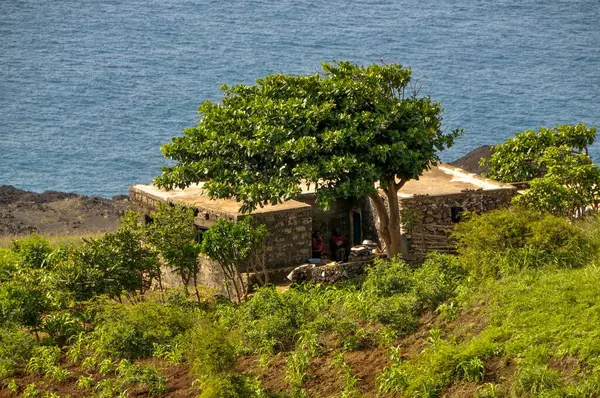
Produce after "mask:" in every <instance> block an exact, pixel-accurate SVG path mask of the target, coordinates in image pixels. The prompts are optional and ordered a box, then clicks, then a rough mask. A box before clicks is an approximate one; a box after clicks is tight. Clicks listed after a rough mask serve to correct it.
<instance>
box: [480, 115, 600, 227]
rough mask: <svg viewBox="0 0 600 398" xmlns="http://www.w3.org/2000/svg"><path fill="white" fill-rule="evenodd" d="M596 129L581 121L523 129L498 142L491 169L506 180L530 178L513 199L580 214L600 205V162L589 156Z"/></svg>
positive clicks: (557, 211) (573, 215) (540, 208)
mask: <svg viewBox="0 0 600 398" xmlns="http://www.w3.org/2000/svg"><path fill="white" fill-rule="evenodd" d="M595 138H596V128H595V127H589V128H588V127H586V125H585V124H583V123H581V124H578V125H576V126H570V125H561V126H557V127H554V128H551V129H547V128H543V127H542V128H540V130H539V131H538V132H537V133H536V132H534V131H531V130H527V131H524V132H522V133H518V134H516V135H515V137H514V138H511V139H508V140H506V141H505V142H504V143H503V144H500V145H496V146H494V147H493V150H492V156H491V158H490V159H489V162H488V163H489V174H490V177H491V178H495V179H498V180H501V181H504V182H514V181H530V187H529V189H527V190H526V191H525V192H524V194H523V195H520V196H517V197H515V199H514V203H515V204H518V205H520V206H524V207H527V208H530V209H533V210H536V211H542V212H549V213H552V214H556V215H561V216H566V217H569V218H580V217H582V216H583V215H584V214H585V213H587V212H589V211H594V212H597V211H598V210H599V209H600V207H599V206H600V167H598V166H597V165H595V164H594V163H592V161H591V159H590V157H589V156H588V150H587V148H588V146H589V145H591V144H592V143H593V142H594V140H595Z"/></svg>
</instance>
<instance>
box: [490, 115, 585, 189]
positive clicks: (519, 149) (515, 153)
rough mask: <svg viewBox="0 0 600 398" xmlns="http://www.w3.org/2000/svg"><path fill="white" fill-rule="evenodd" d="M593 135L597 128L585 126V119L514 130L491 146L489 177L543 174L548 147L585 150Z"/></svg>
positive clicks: (526, 177)
mask: <svg viewBox="0 0 600 398" xmlns="http://www.w3.org/2000/svg"><path fill="white" fill-rule="evenodd" d="M595 138H596V128H595V127H586V125H585V124H584V123H580V124H578V125H575V126H571V125H560V126H556V127H553V128H545V127H541V128H540V129H539V131H537V132H535V131H533V130H526V131H524V132H522V133H517V134H515V136H514V137H513V138H509V139H508V140H506V141H505V142H504V143H502V144H500V145H495V146H494V147H493V148H492V156H491V157H490V159H489V160H488V161H487V164H488V166H489V177H491V178H493V179H496V180H500V181H504V182H515V181H530V180H532V179H534V178H539V177H542V176H543V175H544V174H545V171H546V168H547V167H546V164H545V162H544V160H543V157H544V155H545V153H546V150H547V149H549V148H555V147H561V146H565V147H566V148H567V149H568V150H569V152H573V151H577V152H582V151H584V152H585V153H586V154H587V148H588V146H590V145H592V144H593V142H594V140H595Z"/></svg>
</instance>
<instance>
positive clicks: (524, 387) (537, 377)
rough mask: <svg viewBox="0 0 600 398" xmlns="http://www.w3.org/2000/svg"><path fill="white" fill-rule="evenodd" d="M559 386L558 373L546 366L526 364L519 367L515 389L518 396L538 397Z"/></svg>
mask: <svg viewBox="0 0 600 398" xmlns="http://www.w3.org/2000/svg"><path fill="white" fill-rule="evenodd" d="M559 384H560V377H559V375H558V373H556V372H555V371H553V370H551V369H549V368H548V367H547V366H546V365H541V364H527V365H525V366H522V367H519V370H518V372H517V376H516V385H515V389H516V391H517V393H519V394H523V395H531V396H539V395H540V394H541V393H543V392H547V391H550V390H552V389H555V388H557V387H558V386H559Z"/></svg>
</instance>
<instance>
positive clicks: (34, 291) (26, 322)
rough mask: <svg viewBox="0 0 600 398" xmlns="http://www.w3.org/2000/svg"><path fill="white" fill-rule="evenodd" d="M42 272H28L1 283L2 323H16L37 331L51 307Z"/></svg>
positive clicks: (0, 315)
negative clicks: (42, 280) (42, 282)
mask: <svg viewBox="0 0 600 398" xmlns="http://www.w3.org/2000/svg"><path fill="white" fill-rule="evenodd" d="M41 277H42V274H40V273H38V272H33V273H30V272H26V273H22V274H19V275H18V276H16V277H14V278H13V280H11V281H10V282H5V283H3V284H1V285H0V324H3V325H4V324H7V323H16V324H18V325H22V326H26V327H28V328H30V329H31V330H33V331H37V330H38V329H39V328H40V326H41V324H42V315H43V314H44V312H46V311H48V310H50V309H51V303H50V301H49V297H48V296H47V295H46V290H45V289H44V286H43V285H42V284H41V280H40V278H41Z"/></svg>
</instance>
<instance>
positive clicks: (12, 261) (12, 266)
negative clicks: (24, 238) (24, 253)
mask: <svg viewBox="0 0 600 398" xmlns="http://www.w3.org/2000/svg"><path fill="white" fill-rule="evenodd" d="M20 262H21V256H20V255H19V254H17V253H15V252H14V251H12V250H9V249H0V282H7V281H9V280H10V278H11V275H12V274H13V273H14V272H15V271H16V270H17V269H18V268H19V263H20Z"/></svg>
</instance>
